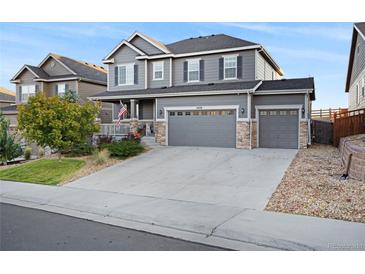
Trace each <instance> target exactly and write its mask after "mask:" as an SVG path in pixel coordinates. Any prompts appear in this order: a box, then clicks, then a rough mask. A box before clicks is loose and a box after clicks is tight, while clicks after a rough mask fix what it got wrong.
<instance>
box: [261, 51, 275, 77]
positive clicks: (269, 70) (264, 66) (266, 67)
mask: <svg viewBox="0 0 365 274" xmlns="http://www.w3.org/2000/svg"><path fill="white" fill-rule="evenodd" d="M277 78H278V77H277V73H276V71H275V70H274V69H273V67H272V66H271V65H270V64H269V63H268V62H267V61H266V60H265V59H264V57H262V55H261V54H260V53H259V52H257V51H256V79H257V80H275V79H277Z"/></svg>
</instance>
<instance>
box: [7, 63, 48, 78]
mask: <svg viewBox="0 0 365 274" xmlns="http://www.w3.org/2000/svg"><path fill="white" fill-rule="evenodd" d="M24 70H29V71H30V72H31V73H32V74H33V75H34V76H35V77H37V78H42V77H48V76H49V75H48V74H47V73H46V72H45V71H44V70H43V69H41V68H39V67H35V66H31V65H24V66H22V68H21V69H20V70H19V71H18V72H17V73H16V74H15V75H14V76H13V78H11V80H10V81H15V80H16V79H17V78H18V76H19V75H20V74H21V73H22V72H23V71H24Z"/></svg>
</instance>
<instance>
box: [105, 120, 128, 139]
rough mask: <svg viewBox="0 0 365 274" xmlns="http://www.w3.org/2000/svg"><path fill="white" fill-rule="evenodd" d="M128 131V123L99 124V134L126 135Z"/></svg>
mask: <svg viewBox="0 0 365 274" xmlns="http://www.w3.org/2000/svg"><path fill="white" fill-rule="evenodd" d="M129 132H130V125H129V123H128V124H120V125H119V126H118V125H116V124H100V131H99V133H98V134H99V135H106V136H116V135H120V136H123V135H128V133H129Z"/></svg>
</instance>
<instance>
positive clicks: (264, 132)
mask: <svg viewBox="0 0 365 274" xmlns="http://www.w3.org/2000/svg"><path fill="white" fill-rule="evenodd" d="M298 115H299V113H298V110H293V109H280V110H275V109H272V110H260V111H259V146H260V147H267V148H298V126H299V121H298V119H299V117H298Z"/></svg>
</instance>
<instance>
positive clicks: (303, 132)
mask: <svg viewBox="0 0 365 274" xmlns="http://www.w3.org/2000/svg"><path fill="white" fill-rule="evenodd" d="M299 131H300V133H299V134H300V135H299V148H307V147H308V122H306V121H305V122H302V121H301V122H300V130H299Z"/></svg>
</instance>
